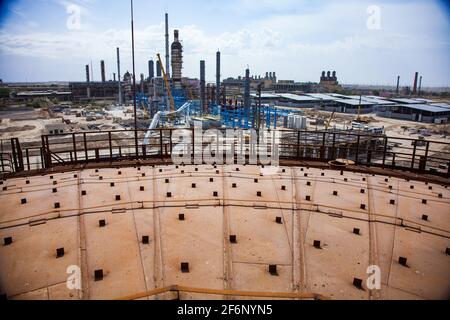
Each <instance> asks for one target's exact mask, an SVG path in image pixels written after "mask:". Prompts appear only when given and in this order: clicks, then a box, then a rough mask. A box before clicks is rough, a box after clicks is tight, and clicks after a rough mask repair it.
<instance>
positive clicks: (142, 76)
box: [140, 73, 144, 93]
mask: <svg viewBox="0 0 450 320" xmlns="http://www.w3.org/2000/svg"><path fill="white" fill-rule="evenodd" d="M140 86H141V93H144V74H143V73H141V83H140Z"/></svg>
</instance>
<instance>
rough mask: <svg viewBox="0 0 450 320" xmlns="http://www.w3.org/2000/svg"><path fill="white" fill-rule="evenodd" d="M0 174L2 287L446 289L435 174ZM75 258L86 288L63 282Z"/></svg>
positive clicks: (104, 291) (124, 291)
mask: <svg viewBox="0 0 450 320" xmlns="http://www.w3.org/2000/svg"><path fill="white" fill-rule="evenodd" d="M1 187H2V188H0V190H2V191H1V193H0V201H1V203H2V206H1V209H0V240H1V241H2V242H4V245H2V246H0V270H1V276H0V293H6V294H7V296H8V298H9V299H114V298H144V299H147V298H148V299H155V298H156V297H158V298H160V299H170V298H175V297H176V295H175V296H174V295H173V294H172V292H171V291H170V290H169V291H167V290H164V288H167V287H169V286H172V285H178V286H183V287H185V288H184V289H179V290H180V291H179V298H180V299H217V298H225V295H231V297H232V298H233V297H234V298H242V297H241V296H239V295H238V294H237V293H236V292H235V291H233V292H234V293H230V291H227V290H237V291H239V292H241V293H242V292H253V293H252V294H253V295H255V296H256V295H257V294H259V295H261V294H268V295H269V297H273V298H276V297H278V298H280V297H281V298H288V297H292V295H294V294H298V295H303V297H327V298H332V299H363V300H365V299H378V298H381V299H447V298H448V297H449V294H450V291H449V289H450V273H449V272H448V270H449V267H450V258H449V255H448V252H447V254H446V250H448V248H449V247H450V228H449V226H450V215H449V204H450V190H448V189H447V188H446V187H444V186H442V185H439V184H434V183H433V184H432V183H425V182H419V181H407V180H405V179H401V178H391V177H387V176H379V175H371V174H366V173H352V172H349V171H343V172H341V171H336V170H323V169H318V168H307V167H290V168H288V167H282V168H278V169H277V170H273V169H271V168H267V167H266V168H262V167H260V166H250V165H247V166H240V165H219V166H217V167H216V168H215V167H213V166H211V165H199V166H193V165H192V166H175V165H167V166H155V167H152V166H142V167H134V168H133V167H128V168H120V167H119V168H102V169H84V170H79V171H68V172H63V173H48V174H44V175H41V176H33V177H25V178H10V179H7V180H5V181H2V182H1ZM23 199H24V200H23ZM425 217H426V219H425ZM233 236H234V237H233ZM9 237H10V238H9ZM6 239H9V240H11V241H10V243H9V240H6ZM7 242H8V243H7ZM61 248H63V250H64V252H61V250H59V256H58V255H57V249H61ZM404 259H406V261H405V260H404ZM399 261H400V262H401V263H399ZM403 262H404V264H405V265H406V266H405V265H402V263H403ZM182 263H188V265H183V267H184V269H183V270H182V269H181V264H182ZM270 265H272V267H270V268H271V269H269V266H270ZM274 265H276V267H273V266H274ZM370 265H377V266H379V267H380V270H381V290H368V288H367V286H366V279H367V277H368V274H367V268H368V266H370ZM74 267H79V270H80V272H81V280H82V281H81V289H76V288H75V289H69V288H68V287H67V279H68V277H69V276H70V272H69V271H68V270H72V269H68V268H74ZM186 267H187V268H188V269H186ZM274 268H275V271H274ZM100 270H101V274H100ZM269 270H270V271H272V272H269ZM96 271H97V278H96V276H95V274H96ZM67 272H69V273H67ZM355 278H356V279H361V280H362V282H361V283H362V287H363V289H364V290H361V289H360V288H357V287H356V286H355V285H354V281H355V280H354V279H355ZM186 287H187V288H186ZM177 288H179V287H177ZM189 288H190V289H189ZM192 288H197V289H195V290H194V289H192ZM198 288H203V289H198ZM155 292H157V293H155ZM252 294H249V295H250V296H251V295H252ZM310 294H313V295H310ZM247 298H248V296H247Z"/></svg>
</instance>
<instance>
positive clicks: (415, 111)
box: [376, 103, 450, 124]
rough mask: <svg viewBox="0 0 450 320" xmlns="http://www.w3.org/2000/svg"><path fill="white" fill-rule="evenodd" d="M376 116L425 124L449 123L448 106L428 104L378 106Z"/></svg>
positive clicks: (449, 113)
mask: <svg viewBox="0 0 450 320" xmlns="http://www.w3.org/2000/svg"><path fill="white" fill-rule="evenodd" d="M376 113H377V116H380V117H386V118H393V119H402V120H408V121H418V122H425V123H436V124H440V123H448V122H450V106H448V105H446V106H438V105H429V104H416V103H413V104H397V105H389V106H379V107H378V109H377V112H376Z"/></svg>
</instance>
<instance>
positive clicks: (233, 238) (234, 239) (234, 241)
mask: <svg viewBox="0 0 450 320" xmlns="http://www.w3.org/2000/svg"><path fill="white" fill-rule="evenodd" d="M230 242H231V243H237V238H236V235H235V234H230Z"/></svg>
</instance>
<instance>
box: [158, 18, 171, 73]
mask: <svg viewBox="0 0 450 320" xmlns="http://www.w3.org/2000/svg"><path fill="white" fill-rule="evenodd" d="M169 61H170V60H169V14H168V13H166V70H165V71H166V75H167V78H168V79H170V63H169ZM160 76H161V75H160Z"/></svg>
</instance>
